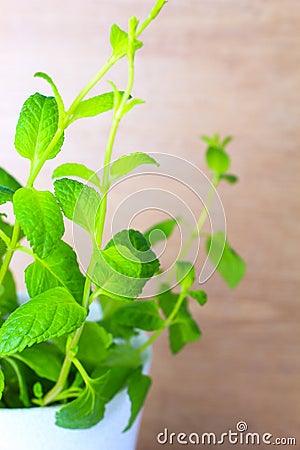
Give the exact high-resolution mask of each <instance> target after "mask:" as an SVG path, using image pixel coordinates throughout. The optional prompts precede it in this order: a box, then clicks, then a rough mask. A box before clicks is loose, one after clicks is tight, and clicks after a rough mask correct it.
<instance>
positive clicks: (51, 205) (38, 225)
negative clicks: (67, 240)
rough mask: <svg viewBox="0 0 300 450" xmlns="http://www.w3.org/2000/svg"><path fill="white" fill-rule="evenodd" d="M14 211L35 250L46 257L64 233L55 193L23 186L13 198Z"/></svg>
mask: <svg viewBox="0 0 300 450" xmlns="http://www.w3.org/2000/svg"><path fill="white" fill-rule="evenodd" d="M13 203H14V212H15V216H16V218H17V221H18V222H19V224H20V225H21V228H22V230H23V231H24V233H25V235H26V236H27V239H28V240H29V242H30V245H31V247H32V248H33V251H34V252H35V253H36V254H37V255H38V256H39V257H40V258H46V257H47V256H48V255H49V254H50V253H51V252H52V251H53V250H54V248H55V246H56V245H57V243H58V242H59V241H60V239H61V238H62V236H63V234H64V223H63V218H62V214H61V211H60V209H59V206H58V204H57V202H56V199H55V197H54V195H53V194H51V192H49V191H37V190H35V189H34V188H21V189H19V190H18V191H17V192H16V193H15V194H14V198H13Z"/></svg>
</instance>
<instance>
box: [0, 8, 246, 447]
mask: <svg viewBox="0 0 300 450" xmlns="http://www.w3.org/2000/svg"><path fill="white" fill-rule="evenodd" d="M165 3H166V0H157V1H156V3H155V5H154V7H153V9H152V10H151V12H150V14H149V16H148V17H147V19H146V20H145V21H143V22H139V21H138V20H137V18H136V17H132V18H131V19H130V20H129V23H128V31H127V32H125V31H123V30H122V29H120V28H119V27H118V26H117V25H113V26H112V28H111V34H110V43H111V47H112V53H111V56H110V57H109V59H108V60H107V61H106V63H105V64H104V66H103V67H102V68H101V69H100V70H99V72H98V73H97V74H96V75H95V76H94V77H93V78H92V79H91V80H90V81H89V82H88V83H87V85H86V86H85V87H84V88H83V89H82V90H81V91H80V93H79V94H78V95H77V97H76V98H75V100H74V101H73V102H72V104H71V106H70V107H69V108H68V109H66V108H65V105H64V102H63V100H62V97H61V95H60V93H59V90H58V88H57V87H56V85H55V83H54V82H53V80H52V79H51V78H50V77H49V76H48V75H47V74H45V73H41V72H39V73H37V74H36V76H38V77H41V78H43V79H45V80H46V81H47V82H48V83H49V84H50V85H51V87H52V90H53V96H51V97H47V96H45V95H42V94H40V93H35V94H33V95H31V96H30V97H29V98H28V99H27V100H26V101H25V103H24V105H23V107H22V110H21V113H20V117H19V120H18V124H17V127H16V135H15V148H16V150H17V152H18V153H19V155H20V156H21V157H24V158H27V159H29V160H30V171H29V175H28V178H27V181H26V183H25V184H24V186H22V185H21V184H20V183H19V182H18V181H17V180H16V179H15V178H14V177H13V176H12V175H11V174H9V173H8V172H7V171H5V170H4V169H3V168H1V169H0V204H1V205H4V204H6V203H11V204H12V206H13V223H9V222H8V221H7V219H6V218H5V217H4V216H5V214H3V213H2V215H1V218H0V238H1V239H0V252H1V267H0V285H1V289H0V325H1V328H0V398H1V400H0V433H1V446H2V445H3V446H4V447H3V448H5V450H10V449H13V450H16V448H21V446H22V448H25V449H28V450H29V449H30V450H41V449H46V450H47V449H51V450H52V449H53V448H56V449H57V450H59V449H63V448H64V449H65V448H70V449H71V448H72V450H76V449H77V448H78V449H82V448H83V447H84V446H85V447H86V448H88V449H91V450H93V449H99V448H101V449H105V450H110V449H116V448H122V449H128V450H129V449H133V448H134V445H135V440H136V431H137V425H138V419H137V418H138V416H139V412H140V410H141V408H142V405H143V403H144V400H145V398H146V395H147V392H148V390H149V387H150V384H151V379H150V377H149V376H148V375H147V373H145V372H147V370H148V367H149V349H150V348H151V345H152V343H153V342H154V341H155V340H156V339H157V338H158V337H159V336H160V335H161V333H162V332H163V331H164V330H166V329H168V330H169V338H170V348H171V351H172V352H173V353H177V352H179V351H180V350H181V349H182V348H183V347H184V346H185V345H186V344H187V343H189V342H194V341H196V340H198V339H199V337H200V335H201V333H200V330H199V328H198V326H197V324H196V322H195V321H194V320H193V318H192V316H191V314H190V311H189V308H188V303H189V302H190V301H196V302H198V303H199V304H200V305H204V304H205V302H206V294H205V292H204V291H202V290H197V289H193V287H192V286H193V284H194V281H195V269H194V266H193V264H192V263H191V262H189V261H186V260H185V256H186V253H187V251H188V250H189V248H190V247H191V246H192V245H193V243H194V241H195V239H196V238H197V237H199V235H200V234H203V225H204V223H205V221H206V218H207V215H208V209H209V207H210V205H211V202H212V199H213V196H214V195H215V194H216V190H215V189H216V187H217V185H218V184H219V182H220V181H221V180H226V181H228V182H230V183H234V182H236V181H237V178H236V177H235V176H233V175H231V174H228V169H229V166H230V158H229V156H228V154H227V152H226V146H227V144H228V143H229V142H230V138H225V139H224V140H221V139H220V138H219V136H218V135H215V136H214V137H212V138H208V137H204V138H203V139H204V141H205V142H206V143H207V152H206V160H207V164H208V167H209V168H210V169H211V171H212V184H211V187H210V190H209V192H208V197H207V202H206V205H205V207H204V208H203V210H202V213H201V215H200V218H199V220H198V222H197V224H196V227H195V228H194V229H193V230H192V231H191V233H190V235H189V239H188V240H187V242H186V245H185V246H184V247H183V248H182V250H181V252H180V254H179V256H178V260H177V262H176V265H175V268H174V270H173V269H172V270H171V271H170V273H169V274H168V277H167V280H165V279H164V283H161V282H160V283H157V291H156V293H153V295H152V296H151V298H147V299H145V298H142V292H143V289H144V287H145V285H146V284H147V283H148V282H149V280H150V279H153V278H154V277H156V276H157V275H161V274H163V273H164V271H163V268H162V267H161V266H160V262H159V260H158V258H157V256H156V254H155V251H154V250H153V249H152V246H155V244H157V242H158V241H160V240H161V239H162V236H163V237H165V238H168V237H170V236H171V234H172V232H173V231H174V228H175V226H176V224H177V219H175V218H172V219H170V220H166V221H163V222H161V223H158V224H156V225H153V226H151V227H150V228H149V229H148V230H147V231H146V232H145V233H141V232H140V231H138V230H135V229H125V230H121V231H119V232H117V233H116V234H115V235H114V236H112V238H111V239H110V240H109V242H107V243H104V242H103V232H104V227H105V218H106V211H107V200H108V194H109V190H110V188H111V186H112V184H113V183H115V182H116V181H117V180H118V179H120V178H121V177H123V176H125V175H126V174H128V173H130V172H131V171H132V170H134V169H135V168H137V167H139V166H141V165H145V164H147V165H154V166H157V165H158V163H157V161H156V159H155V158H154V156H153V155H151V156H150V155H148V154H145V153H141V152H137V153H132V154H129V155H125V156H123V157H121V158H119V159H117V160H116V161H113V160H112V154H113V147H114V141H115V137H116V134H117V131H118V127H119V124H120V121H121V120H122V118H123V117H124V116H125V115H126V114H127V113H128V112H129V111H130V110H131V109H132V108H133V107H135V106H136V105H138V104H140V103H142V101H141V100H140V99H137V98H133V97H132V95H131V93H132V87H133V82H134V61H135V55H136V52H137V51H138V50H139V49H140V48H141V47H142V42H141V41H140V36H141V35H142V33H143V31H144V30H145V29H146V28H147V27H148V26H149V25H150V23H151V22H152V21H153V20H154V19H155V18H156V16H157V15H158V14H159V12H160V10H161V9H162V7H163V6H164V4H165ZM122 58H126V59H127V62H128V80H127V85H126V87H125V90H119V89H118V87H117V86H116V85H115V84H114V83H112V82H110V85H111V91H110V92H105V93H103V94H100V95H96V96H94V97H89V98H87V96H88V94H89V93H90V91H91V90H92V88H93V87H94V86H95V85H97V84H98V82H99V81H100V80H101V79H102V78H103V77H104V76H105V75H106V74H107V73H108V71H109V70H110V68H111V67H113V66H114V65H115V64H116V63H117V62H118V61H119V60H121V59H122ZM106 111H111V112H112V123H111V128H110V132H109V136H108V140H107V146H106V152H105V158H104V165H103V171H102V175H101V179H100V177H99V174H98V173H97V171H96V170H95V168H87V167H85V166H84V165H82V164H78V163H76V162H70V163H65V164H63V165H60V166H59V167H57V168H56V169H55V171H54V173H53V179H54V192H50V191H40V190H37V189H36V187H35V181H36V179H37V177H38V176H39V174H40V172H41V169H42V168H43V166H44V165H45V164H46V163H47V161H48V160H49V159H52V158H54V157H55V156H56V155H57V154H58V153H59V152H60V151H61V149H62V146H63V141H64V132H65V130H66V129H67V128H68V127H69V126H70V125H71V124H72V123H73V122H74V121H76V120H79V119H81V118H86V117H92V116H97V115H99V114H101V113H103V112H106ZM65 220H71V221H72V222H73V223H74V224H76V226H79V227H80V228H81V229H83V230H85V232H86V234H87V236H88V239H89V242H90V243H91V244H92V251H91V255H90V260H89V264H88V267H87V268H86V270H85V271H82V270H81V269H80V267H79V264H78V258H77V255H76V251H75V250H76V249H75V248H72V247H71V246H70V245H69V244H67V243H66V242H64V241H63V235H64V221H65ZM157 232H158V234H157ZM203 236H204V237H205V239H206V240H207V251H208V255H209V257H210V259H211V261H212V262H213V264H214V266H218V270H219V272H220V274H221V275H222V276H223V278H224V279H225V280H226V281H227V283H228V285H229V286H230V287H234V286H235V285H236V284H237V283H238V282H239V281H240V280H241V278H242V277H243V275H244V271H245V264H244V262H243V261H242V259H241V258H240V257H239V256H238V255H237V254H236V253H235V252H234V251H233V250H232V248H231V247H230V245H229V244H228V242H227V240H226V237H225V234H224V230H216V232H214V233H212V234H209V235H207V234H205V233H204V234H203ZM20 252H25V253H26V254H28V255H30V256H31V257H32V262H31V263H30V265H29V266H28V267H27V268H26V270H25V282H26V287H27V291H28V301H26V302H25V303H24V302H20V297H18V296H17V289H16V286H15V283H14V279H13V275H12V273H11V271H10V263H11V260H12V258H13V257H17V254H18V253H20ZM174 278H175V283H174ZM166 281H167V283H166ZM93 304H98V305H100V307H101V308H100V310H101V316H100V317H98V318H97V320H96V321H93V320H89V317H90V316H89V317H88V314H89V310H90V308H91V307H92V306H93ZM140 330H142V331H146V332H151V333H152V334H151V335H150V336H149V337H147V336H146V335H143V334H141V333H140ZM124 413H125V414H126V413H129V417H128V418H127V425H126V423H124V417H123V415H124ZM16 428H18V432H16V431H15V429H16ZM122 431H124V433H122Z"/></svg>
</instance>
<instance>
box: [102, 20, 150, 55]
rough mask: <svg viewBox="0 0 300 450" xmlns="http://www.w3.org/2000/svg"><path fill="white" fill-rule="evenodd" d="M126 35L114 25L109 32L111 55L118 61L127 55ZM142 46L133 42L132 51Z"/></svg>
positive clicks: (136, 41)
mask: <svg viewBox="0 0 300 450" xmlns="http://www.w3.org/2000/svg"><path fill="white" fill-rule="evenodd" d="M128 43H129V39H128V34H127V33H126V32H125V31H123V30H122V29H121V28H120V27H119V26H118V25H116V24H114V25H113V26H112V27H111V30H110V44H111V46H112V54H113V56H114V57H115V58H116V59H120V58H122V57H123V56H125V55H126V54H127V51H128ZM142 46H143V43H142V42H141V41H138V40H135V42H134V51H135V50H138V49H139V48H141V47H142Z"/></svg>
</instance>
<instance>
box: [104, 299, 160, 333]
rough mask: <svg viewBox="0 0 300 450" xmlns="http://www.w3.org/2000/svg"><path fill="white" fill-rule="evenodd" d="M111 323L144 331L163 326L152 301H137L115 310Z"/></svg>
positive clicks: (156, 307)
mask: <svg viewBox="0 0 300 450" xmlns="http://www.w3.org/2000/svg"><path fill="white" fill-rule="evenodd" d="M112 321H114V322H117V323H119V324H121V325H124V326H128V327H133V328H138V329H140V330H145V331H154V330H158V329H159V328H161V327H162V326H163V325H164V321H163V319H162V318H161V317H160V315H159V310H158V306H157V304H156V302H155V301H153V300H152V301H151V300H148V301H142V300H137V301H136V302H134V303H131V304H130V305H128V306H123V307H121V308H119V309H117V311H116V312H115V313H114V315H113V316H112Z"/></svg>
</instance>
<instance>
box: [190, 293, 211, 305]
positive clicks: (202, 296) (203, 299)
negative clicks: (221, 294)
mask: <svg viewBox="0 0 300 450" xmlns="http://www.w3.org/2000/svg"><path fill="white" fill-rule="evenodd" d="M188 295H189V296H190V297H192V298H193V299H195V300H196V301H197V302H198V303H199V305H200V306H203V305H205V303H206V302H207V295H206V293H205V292H204V291H200V290H196V291H189V292H188Z"/></svg>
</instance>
